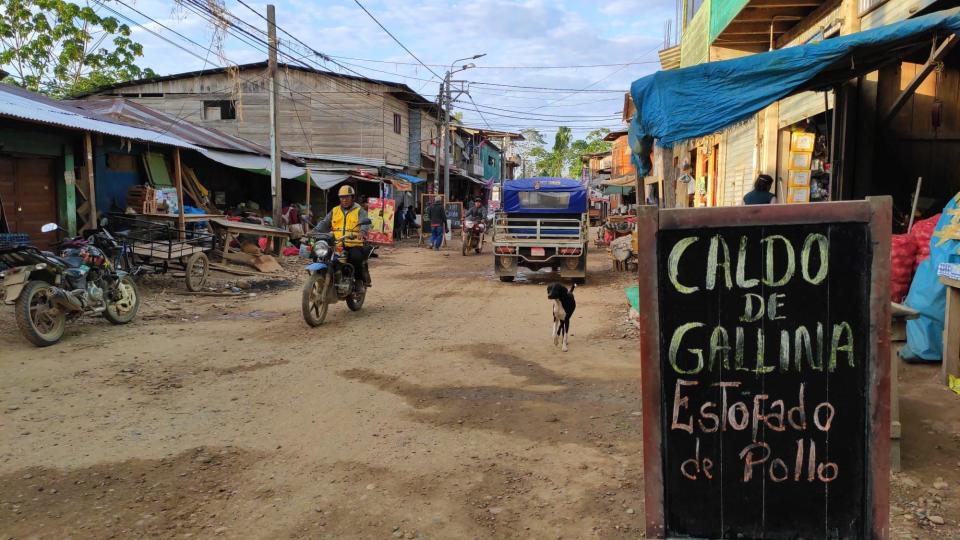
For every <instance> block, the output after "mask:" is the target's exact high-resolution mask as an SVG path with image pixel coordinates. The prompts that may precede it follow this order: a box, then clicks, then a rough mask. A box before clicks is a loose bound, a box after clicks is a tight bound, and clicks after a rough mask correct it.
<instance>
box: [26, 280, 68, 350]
mask: <svg viewBox="0 0 960 540" xmlns="http://www.w3.org/2000/svg"><path fill="white" fill-rule="evenodd" d="M52 296H53V288H52V287H51V286H50V284H49V283H46V282H44V281H31V282H29V283H27V285H26V286H25V287H24V288H23V290H22V291H21V292H20V296H19V297H17V305H16V318H17V327H18V328H19V329H20V333H21V334H23V337H25V338H27V341H29V342H30V343H33V344H34V345H36V346H37V347H49V346H50V345H53V344H54V343H56V342H58V341H60V338H62V337H63V331H64V330H65V329H66V326H67V315H66V313H64V312H63V311H62V310H61V309H60V308H57V307H53V306H51V303H50V299H51V297H52Z"/></svg>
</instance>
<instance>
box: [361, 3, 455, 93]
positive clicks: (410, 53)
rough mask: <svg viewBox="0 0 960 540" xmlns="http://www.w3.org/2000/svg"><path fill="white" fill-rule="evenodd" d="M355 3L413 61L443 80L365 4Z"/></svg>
mask: <svg viewBox="0 0 960 540" xmlns="http://www.w3.org/2000/svg"><path fill="white" fill-rule="evenodd" d="M353 1H354V3H356V4H357V5H358V6H360V9H362V10H363V11H364V13H366V14H367V15H369V16H370V18H371V19H373V22H375V23H377V25H378V26H379V27H380V28H382V29H383V31H384V32H386V33H387V35H388V36H390V37H391V38H393V40H394V41H396V42H397V45H400V47H402V48H403V50H405V51H407V54H409V55H410V56H412V57H413V59H414V60H416V61H417V62H419V63H420V65H421V66H423V67H425V68H427V71H429V72H430V73H433V75H434V76H435V77H436V78H438V79H443V77H441V76H440V75H437V72H436V71H434V70H433V68H431V67H430V66H428V65H426V64H424V63H423V60H420V59H419V58H417V55H415V54H413V51H411V50H410V49H408V48H407V46H406V45H404V44H403V43H402V42H401V41H400V40H399V39H397V37H396V36H394V35H393V34H392V33H391V32H390V31H389V30H387V27H386V26H384V25H383V24H382V23H381V22H380V21H378V20H377V18H376V17H374V16H373V13H370V11H369V10H368V9H367V8H365V7H364V6H363V4H361V3H360V0H353Z"/></svg>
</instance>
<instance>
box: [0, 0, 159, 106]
mask: <svg viewBox="0 0 960 540" xmlns="http://www.w3.org/2000/svg"><path fill="white" fill-rule="evenodd" d="M91 4H92V2H90V1H89V0H87V1H86V2H84V3H83V4H82V5H79V4H75V3H73V2H67V1H64V0H0V66H3V67H4V68H5V69H6V70H7V71H8V72H10V73H11V76H10V77H9V78H10V79H13V81H12V82H13V83H15V84H18V85H20V86H23V87H24V88H27V89H29V90H33V91H39V92H44V93H47V94H50V95H53V96H55V97H65V96H69V95H72V94H77V93H80V92H83V91H86V90H90V89H93V88H96V87H99V86H104V85H108V84H113V83H117V82H122V81H127V80H131V79H137V78H143V77H152V76H155V75H156V74H155V73H154V72H153V70H151V69H149V68H147V69H142V68H140V67H139V66H137V64H136V63H135V61H136V59H137V58H139V57H141V56H143V47H142V46H141V45H140V44H139V43H137V42H135V41H133V40H132V39H131V38H130V27H129V26H127V25H125V24H121V23H120V22H119V21H118V20H117V19H115V18H113V17H103V16H100V15H99V14H98V13H97V12H96V11H95V10H94V9H93V7H91ZM6 82H9V81H6Z"/></svg>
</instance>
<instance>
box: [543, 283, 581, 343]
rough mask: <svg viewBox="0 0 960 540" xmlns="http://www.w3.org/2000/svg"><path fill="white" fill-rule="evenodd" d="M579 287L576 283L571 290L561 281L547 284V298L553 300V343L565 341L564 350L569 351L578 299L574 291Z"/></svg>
mask: <svg viewBox="0 0 960 540" xmlns="http://www.w3.org/2000/svg"><path fill="white" fill-rule="evenodd" d="M576 288H577V284H576V283H574V284H573V286H572V287H570V290H567V288H566V287H564V286H563V285H561V284H559V283H553V284H551V285H548V286H547V298H548V299H550V300H553V344H554V345H558V344H560V343H561V342H562V343H563V349H562V350H563V352H567V350H568V348H567V335H568V334H569V333H570V317H573V312H574V310H576V309H577V301H576V300H575V299H574V298H573V291H574V289H576Z"/></svg>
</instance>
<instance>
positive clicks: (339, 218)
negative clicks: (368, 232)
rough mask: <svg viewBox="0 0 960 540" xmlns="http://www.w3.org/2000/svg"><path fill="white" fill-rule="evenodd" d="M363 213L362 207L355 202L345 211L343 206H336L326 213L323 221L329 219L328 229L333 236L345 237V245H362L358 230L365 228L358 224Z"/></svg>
mask: <svg viewBox="0 0 960 540" xmlns="http://www.w3.org/2000/svg"><path fill="white" fill-rule="evenodd" d="M365 213H366V212H364V210H363V208H361V207H360V205H359V204H356V203H354V205H353V206H351V207H350V208H348V209H347V210H346V211H344V209H343V207H341V206H337V207H336V208H334V209H333V210H331V211H330V213H329V214H327V219H325V220H324V221H327V220H329V223H328V225H329V227H330V230H331V231H333V237H334V238H336V239H337V240H340V239H341V238H343V237H346V239H344V241H343V245H344V246H345V247H359V246H363V239H362V238H361V237H360V231H362V230H365V229H366V227H361V226H360V220H361V219H363V216H362V215H361V214H365Z"/></svg>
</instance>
